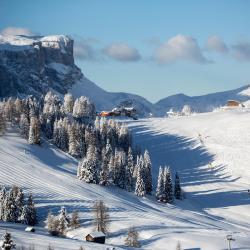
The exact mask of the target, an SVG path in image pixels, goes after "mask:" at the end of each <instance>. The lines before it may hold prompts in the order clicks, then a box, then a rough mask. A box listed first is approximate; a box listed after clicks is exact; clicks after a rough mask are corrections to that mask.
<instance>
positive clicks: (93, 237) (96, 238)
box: [86, 232, 106, 244]
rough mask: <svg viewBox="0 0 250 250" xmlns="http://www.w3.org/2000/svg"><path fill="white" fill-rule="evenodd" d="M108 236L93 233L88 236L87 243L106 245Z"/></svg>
mask: <svg viewBox="0 0 250 250" xmlns="http://www.w3.org/2000/svg"><path fill="white" fill-rule="evenodd" d="M105 237H106V235H105V234H104V233H103V232H93V233H90V234H88V235H87V236H86V241H89V242H95V243H100V244H104V243H105Z"/></svg>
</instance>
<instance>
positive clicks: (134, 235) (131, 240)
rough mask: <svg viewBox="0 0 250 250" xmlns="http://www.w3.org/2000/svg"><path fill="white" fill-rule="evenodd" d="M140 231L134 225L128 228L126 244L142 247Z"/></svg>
mask: <svg viewBox="0 0 250 250" xmlns="http://www.w3.org/2000/svg"><path fill="white" fill-rule="evenodd" d="M138 238H139V233H138V232H137V231H136V229H135V228H134V227H130V228H129V230H128V235H127V237H126V239H125V245H126V246H128V247H140V242H139V241H138Z"/></svg>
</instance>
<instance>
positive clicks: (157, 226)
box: [0, 111, 250, 250]
mask: <svg viewBox="0 0 250 250" xmlns="http://www.w3.org/2000/svg"><path fill="white" fill-rule="evenodd" d="M249 117H250V113H249V112H241V111H225V112H217V113H208V114H200V115H196V116H190V117H181V118H173V119H166V118H165V119H163V118H162V119H160V118H159V119H145V120H141V121H138V122H130V124H129V125H130V128H131V129H132V130H133V133H134V135H135V141H136V142H137V143H140V144H141V145H142V147H145V148H148V149H149V151H150V153H151V156H152V161H153V168H154V171H153V172H154V179H155V177H156V175H157V171H158V166H159V164H162V165H165V164H169V165H170V166H171V167H172V169H173V170H179V172H180V175H181V177H182V182H183V186H184V189H185V192H186V195H187V199H186V200H184V201H180V202H176V203H175V204H174V205H166V204H160V203H157V202H156V201H155V199H154V197H147V198H138V197H136V196H134V194H132V193H128V192H126V191H124V190H121V189H119V188H114V187H113V188H112V187H101V186H98V185H94V184H86V183H84V182H81V181H79V180H77V179H76V167H77V163H76V161H75V160H74V159H73V158H72V157H70V156H68V155H67V154H65V153H63V152H61V151H60V150H58V149H56V148H55V147H54V146H52V145H50V144H48V143H47V142H43V144H42V146H41V147H39V146H31V145H28V144H27V143H26V141H25V140H23V139H21V138H20V137H19V136H18V134H17V133H16V132H15V131H14V130H13V129H9V130H8V133H7V134H6V135H5V136H3V137H0V184H7V185H12V184H17V185H20V186H22V187H23V188H24V190H25V192H29V191H32V192H33V193H34V197H35V201H36V204H37V207H38V215H39V218H40V221H41V223H40V226H43V222H42V221H44V219H45V217H46V215H47V212H48V210H52V212H54V213H56V212H57V211H58V210H59V209H60V206H62V205H63V206H65V207H66V209H67V210H68V211H69V212H72V211H73V210H75V209H77V210H79V211H80V217H81V225H82V228H81V229H77V230H74V231H71V232H69V233H68V236H70V237H73V238H75V239H77V240H65V239H58V238H52V237H50V236H48V234H47V233H46V232H45V231H44V230H43V229H42V228H38V231H37V233H35V234H34V235H32V236H30V235H28V236H27V233H25V232H24V231H23V227H22V226H16V225H14V224H4V223H1V224H0V227H1V232H3V229H4V228H5V227H6V228H8V230H10V231H11V232H12V233H13V235H14V237H15V240H16V241H17V242H22V243H23V244H30V243H34V239H36V241H35V242H36V244H37V245H38V246H40V248H41V249H44V246H47V245H48V242H51V243H52V244H53V245H54V246H55V248H56V249H79V246H80V245H83V246H84V247H85V249H93V248H91V247H89V245H88V244H86V243H85V242H84V241H82V239H83V236H84V235H86V234H87V233H89V232H90V231H91V230H92V229H93V228H92V226H91V219H92V218H93V217H92V216H93V215H92V212H91V207H92V205H93V202H94V201H95V200H98V199H103V200H104V201H105V203H106V204H107V206H108V207H109V208H110V216H111V219H112V223H111V225H110V237H109V238H108V239H107V244H114V245H118V246H119V245H120V246H122V245H123V241H124V238H125V234H126V232H127V228H128V227H129V226H131V225H135V226H136V227H137V229H138V231H139V232H140V241H141V244H142V249H153V250H158V249H164V250H165V249H168V250H171V249H173V250H174V249H175V248H176V245H177V242H178V241H180V242H181V245H182V247H183V249H202V250H211V249H213V250H217V249H218V250H222V249H225V248H226V246H227V242H226V238H225V237H226V235H227V234H229V233H233V236H234V237H235V238H236V241H235V242H234V243H233V247H235V248H237V249H242V250H243V249H248V246H249V236H250V230H249V228H250V224H249V221H250V218H249V213H248V211H249V208H250V205H249V202H250V197H249V195H248V194H247V192H246V189H247V188H248V185H249V166H248V165H247V162H249V159H248V158H249V156H248V152H249V141H250V137H249V133H248V124H249V121H250V118H249ZM198 134H200V136H199V135H198ZM210 162H211V165H212V167H209V163H210ZM236 169H237V170H236ZM240 171H241V172H240ZM243 171H244V172H243ZM240 177H242V178H240ZM1 232H0V233H1ZM62 245H63V247H64V246H65V247H64V248H63V247H62ZM91 246H92V245H91ZM166 246H167V248H166ZM40 248H38V249H40ZM94 248H96V249H105V248H103V246H99V248H97V247H96V246H94ZM116 249H118V248H116Z"/></svg>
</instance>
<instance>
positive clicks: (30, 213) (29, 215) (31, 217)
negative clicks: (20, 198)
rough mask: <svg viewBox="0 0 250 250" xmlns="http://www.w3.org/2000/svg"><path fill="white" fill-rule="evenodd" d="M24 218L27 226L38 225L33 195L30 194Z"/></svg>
mask: <svg viewBox="0 0 250 250" xmlns="http://www.w3.org/2000/svg"><path fill="white" fill-rule="evenodd" d="M24 213H25V214H24ZM22 218H23V220H24V221H25V224H27V225H30V226H34V225H35V224H36V223H37V217H36V208H35V204H34V202H33V196H32V194H31V193H30V194H29V197H28V201H27V205H25V206H24V212H23V215H22Z"/></svg>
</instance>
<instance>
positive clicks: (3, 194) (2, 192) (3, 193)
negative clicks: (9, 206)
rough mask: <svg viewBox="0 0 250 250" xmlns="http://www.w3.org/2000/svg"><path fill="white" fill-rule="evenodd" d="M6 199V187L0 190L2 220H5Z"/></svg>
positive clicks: (0, 216) (0, 214)
mask: <svg viewBox="0 0 250 250" xmlns="http://www.w3.org/2000/svg"><path fill="white" fill-rule="evenodd" d="M5 198H6V188H5V186H3V187H1V189H0V220H4V210H5V207H4V200H5Z"/></svg>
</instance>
